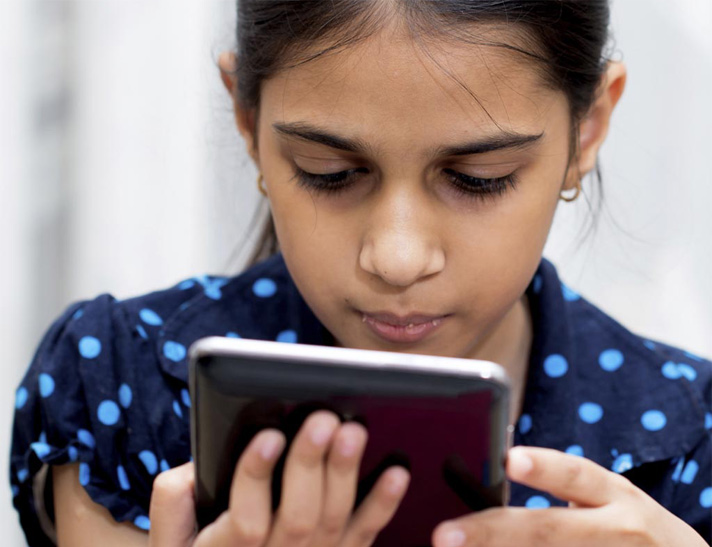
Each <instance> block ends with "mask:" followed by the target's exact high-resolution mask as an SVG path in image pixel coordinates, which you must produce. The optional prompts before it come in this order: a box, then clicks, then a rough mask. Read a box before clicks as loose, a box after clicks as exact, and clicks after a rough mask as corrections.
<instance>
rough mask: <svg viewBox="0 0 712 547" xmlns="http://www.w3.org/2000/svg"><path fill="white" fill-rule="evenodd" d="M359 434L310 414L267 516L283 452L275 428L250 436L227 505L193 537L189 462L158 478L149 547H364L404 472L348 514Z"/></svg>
mask: <svg viewBox="0 0 712 547" xmlns="http://www.w3.org/2000/svg"><path fill="white" fill-rule="evenodd" d="M366 437H367V434H366V429H365V428H364V427H363V426H361V425H359V424H357V423H354V422H348V423H344V424H341V423H340V422H339V419H338V418H337V417H336V415H335V414H333V413H331V412H327V411H318V412H314V413H313V414H311V415H310V416H309V418H307V420H306V421H305V422H304V425H303V426H302V428H301V429H300V430H299V432H298V433H297V436H296V437H295V439H294V442H293V443H292V445H291V447H290V451H289V454H288V456H287V460H286V462H285V467H284V475H283V482H282V494H281V500H280V505H279V508H278V510H277V512H276V514H275V515H272V500H271V481H272V471H273V469H274V465H275V463H276V461H277V460H278V458H279V455H280V454H281V452H282V451H283V450H284V446H285V442H286V441H285V438H284V435H283V434H282V433H281V432H279V431H277V430H274V429H272V430H264V431H261V432H260V433H259V434H257V435H256V436H255V437H254V438H253V439H252V441H251V442H250V444H249V445H248V447H247V448H246V450H245V452H244V453H243V454H242V456H241V457H240V460H239V461H238V463H237V468H236V471H235V475H234V477H233V481H232V487H231V490H230V506H229V508H228V510H227V511H225V512H224V513H223V514H222V515H221V516H220V517H218V519H217V520H216V521H215V522H213V523H212V524H210V525H209V526H207V527H206V528H205V529H204V530H202V531H201V532H200V534H198V535H197V536H196V535H195V502H194V499H193V486H194V480H195V474H194V467H193V464H192V463H188V464H185V465H183V466H181V467H177V468H176V469H173V470H171V471H166V472H164V473H161V474H160V475H159V476H158V477H157V478H156V480H155V482H154V485H153V495H152V497H151V511H150V517H151V532H150V534H149V545H150V547H188V546H192V547H223V546H225V547H227V546H230V547H280V546H289V547H301V546H310V547H311V546H319V547H331V546H334V547H336V546H339V547H362V546H363V547H366V546H368V545H371V543H372V542H373V540H374V539H375V538H376V536H377V535H378V533H379V532H380V531H381V530H382V529H383V528H384V527H385V525H386V524H387V523H388V522H389V521H390V519H391V517H392V516H393V514H394V513H395V511H396V509H397V507H398V505H399V504H400V501H401V499H402V498H403V495H404V493H405V490H406V487H407V483H408V481H409V478H410V476H409V474H408V472H407V471H406V470H405V469H403V468H402V467H391V468H389V469H388V470H386V471H385V472H384V473H383V474H382V475H381V477H380V478H379V479H378V481H377V482H376V485H375V486H374V487H373V489H372V491H371V492H370V493H369V494H368V496H367V497H366V498H365V499H364V500H363V502H362V503H361V505H360V506H359V507H358V509H357V510H356V512H355V513H353V514H352V510H353V505H354V500H355V499H356V487H357V482H358V471H359V464H360V462H361V456H362V454H363V450H364V448H365V445H366Z"/></svg>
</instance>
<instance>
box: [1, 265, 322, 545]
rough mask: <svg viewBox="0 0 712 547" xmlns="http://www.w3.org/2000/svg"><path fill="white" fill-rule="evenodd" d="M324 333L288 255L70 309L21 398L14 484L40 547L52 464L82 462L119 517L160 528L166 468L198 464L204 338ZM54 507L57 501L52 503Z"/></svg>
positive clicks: (48, 529) (93, 489)
mask: <svg viewBox="0 0 712 547" xmlns="http://www.w3.org/2000/svg"><path fill="white" fill-rule="evenodd" d="M315 333H317V334H318V333H320V330H319V325H318V322H316V319H315V318H314V317H313V316H312V315H310V312H308V308H306V306H305V304H304V303H303V301H302V300H301V298H300V297H299V294H298V292H297V291H296V288H295V287H294V285H293V284H292V282H291V279H290V277H289V275H288V273H287V270H286V266H285V265H284V261H283V260H282V257H281V256H279V255H276V256H274V257H272V258H270V259H268V260H266V261H265V262H263V263H261V264H258V265H256V266H254V267H252V268H250V269H248V270H247V271H245V272H243V273H242V274H239V275H236V276H233V277H222V276H209V275H204V276H198V277H194V278H191V279H186V280H184V281H181V282H180V283H177V284H176V285H174V286H172V287H169V288H167V289H164V290H160V291H154V292H150V293H147V294H144V295H140V296H137V297H134V298H129V299H125V300H118V299H116V298H114V297H113V296H111V295H110V294H102V295H100V296H98V297H96V298H94V299H92V300H87V301H82V302H77V303H74V304H72V305H70V306H69V307H68V308H67V309H66V310H65V311H64V312H63V313H62V314H61V315H60V316H59V317H58V318H57V319H56V320H55V321H54V322H53V324H52V325H51V326H50V327H49V328H48V330H47V331H46V333H45V335H44V336H43V338H42V341H41V342H40V344H39V346H38V348H37V350H36V353H35V355H34V357H33V359H32V362H31V364H30V366H29V368H28V369H27V372H26V374H25V376H24V378H23V379H22V381H21V384H20V386H19V387H18V389H17V391H16V399H15V419H14V426H13V438H12V446H11V461H10V481H11V485H12V494H13V503H14V505H15V507H16V508H17V510H18V511H19V512H20V517H21V522H22V524H23V528H24V529H25V533H26V534H27V536H28V541H29V543H30V544H31V545H35V544H37V545H43V544H46V542H47V541H48V540H47V538H51V537H52V533H53V525H52V516H51V515H52V511H51V497H50V498H48V499H47V500H45V499H44V498H43V497H42V496H40V497H39V498H37V497H36V493H37V492H44V491H45V489H44V481H45V477H46V471H47V469H49V467H50V466H55V465H63V464H68V463H77V464H79V468H80V481H81V483H82V485H83V486H84V488H85V489H86V491H87V492H88V494H89V495H90V496H91V498H92V499H93V500H94V501H95V502H97V503H99V504H101V505H103V506H105V507H106V508H108V509H109V511H110V512H111V513H112V515H113V516H114V518H115V519H116V520H117V521H126V520H128V521H130V522H133V523H134V524H136V525H137V526H139V527H142V528H146V527H148V526H149V521H148V517H147V515H148V505H149V501H150V494H151V487H152V482H153V478H154V477H155V475H156V474H157V473H159V472H160V471H162V470H166V469H168V468H170V467H174V466H177V465H180V464H182V463H185V462H186V461H188V460H189V458H190V437H189V413H190V406H191V401H190V395H189V392H188V386H187V376H188V364H187V350H188V348H189V347H190V344H191V343H192V342H194V341H195V340H197V339H198V338H202V337H204V336H214V335H220V336H235V337H238V336H245V337H250V338H259V339H272V340H274V339H281V340H282V341H297V340H299V341H308V340H310V339H312V340H313V339H315V338H314V336H315ZM46 502H48V503H46Z"/></svg>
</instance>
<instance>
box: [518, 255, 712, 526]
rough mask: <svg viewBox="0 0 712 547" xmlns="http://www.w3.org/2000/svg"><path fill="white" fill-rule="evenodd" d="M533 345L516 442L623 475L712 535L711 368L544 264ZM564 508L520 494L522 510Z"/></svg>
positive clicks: (532, 296) (537, 282)
mask: <svg viewBox="0 0 712 547" xmlns="http://www.w3.org/2000/svg"><path fill="white" fill-rule="evenodd" d="M527 295H528V299H529V302H530V308H531V313H532V320H533V324H534V332H535V334H534V342H533V347H532V352H531V358H530V362H529V372H528V378H527V386H526V393H525V401H524V409H523V414H522V415H521V417H520V419H519V421H518V423H517V429H516V430H515V444H527V445H534V446H543V447H548V448H555V449H558V450H562V451H566V452H569V453H572V454H577V455H581V456H585V457H586V458H589V459H591V460H593V461H595V462H596V463H598V464H599V465H602V466H603V467H605V468H607V469H610V470H612V471H614V472H617V473H622V474H625V475H626V476H627V477H628V478H629V479H631V480H633V481H634V482H635V483H636V484H638V485H639V486H641V487H642V488H643V489H644V490H645V491H646V492H648V493H649V494H650V495H651V496H653V497H654V498H655V499H656V500H658V501H659V502H660V503H662V504H663V505H665V506H666V507H668V508H670V509H671V510H673V512H675V513H676V514H678V515H679V516H681V517H682V518H684V520H686V521H687V522H690V523H696V526H697V527H698V529H699V530H700V532H701V533H703V535H704V536H705V537H707V536H708V535H709V533H710V525H711V524H712V523H711V522H710V507H712V486H711V485H712V363H711V362H710V361H709V360H707V359H705V358H703V357H700V356H698V355H695V354H693V353H691V352H689V351H685V350H684V349H681V348H677V347H675V346H673V345H670V344H666V343H663V342H659V341H654V340H650V339H649V338H648V337H646V336H642V335H640V334H636V333H635V332H633V331H631V330H629V329H628V328H626V327H624V326H623V325H621V324H620V323H619V322H618V321H616V320H615V319H614V318H612V317H611V316H610V315H608V314H607V313H605V312H604V311H603V310H601V309H600V308H598V307H597V306H595V305H594V304H592V303H591V302H589V301H588V300H587V299H586V298H584V297H582V296H581V295H580V294H578V293H577V292H576V291H574V290H572V289H571V288H570V287H568V286H567V285H565V284H564V283H562V282H561V280H560V279H559V277H558V274H557V272H556V269H555V267H554V266H553V264H551V263H550V262H548V261H547V260H542V263H541V265H540V266H539V268H538V270H537V273H536V275H535V276H534V278H533V280H532V283H531V285H530V287H529V288H528V289H527ZM532 496H537V497H536V498H535V499H537V500H540V499H541V498H543V499H546V500H548V502H550V503H551V504H556V503H558V501H557V500H555V499H553V498H551V497H550V496H548V495H547V494H545V493H539V492H531V491H528V490H526V489H520V488H513V498H515V502H518V503H520V504H525V503H527V500H528V499H530V497H532Z"/></svg>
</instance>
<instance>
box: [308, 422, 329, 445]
mask: <svg viewBox="0 0 712 547" xmlns="http://www.w3.org/2000/svg"><path fill="white" fill-rule="evenodd" d="M333 430H334V428H333V427H331V426H330V425H329V424H325V423H321V424H318V425H317V426H316V427H315V428H314V429H312V431H311V435H310V437H311V440H312V442H313V443H314V444H315V445H317V446H322V445H324V444H326V441H328V440H329V437H331V433H332V432H333Z"/></svg>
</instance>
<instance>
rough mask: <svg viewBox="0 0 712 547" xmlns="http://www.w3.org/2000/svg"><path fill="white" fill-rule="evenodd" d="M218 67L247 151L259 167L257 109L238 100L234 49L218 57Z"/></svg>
mask: <svg viewBox="0 0 712 547" xmlns="http://www.w3.org/2000/svg"><path fill="white" fill-rule="evenodd" d="M218 67H219V68H220V79H222V82H223V85H224V86H225V89H227V91H228V93H230V97H232V104H233V108H234V110H235V124H236V125H237V129H238V131H239V132H240V134H241V135H242V138H243V139H245V143H247V151H248V153H249V154H250V157H251V158H252V160H253V161H254V162H255V164H256V165H257V168H258V169H259V157H258V154H257V132H256V129H257V128H256V127H255V123H256V118H255V111H254V109H249V110H248V109H245V108H242V107H241V106H240V104H239V101H238V100H237V57H236V56H235V54H234V53H233V52H232V51H224V52H222V53H221V54H220V57H219V58H218Z"/></svg>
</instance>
